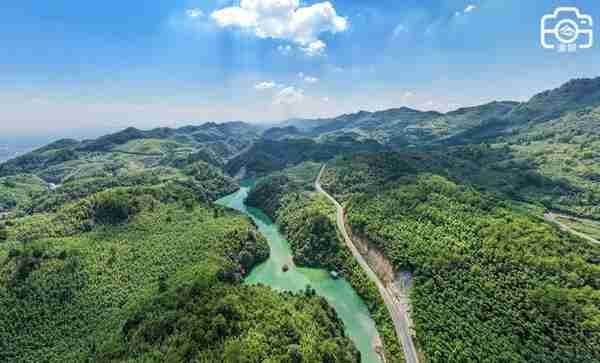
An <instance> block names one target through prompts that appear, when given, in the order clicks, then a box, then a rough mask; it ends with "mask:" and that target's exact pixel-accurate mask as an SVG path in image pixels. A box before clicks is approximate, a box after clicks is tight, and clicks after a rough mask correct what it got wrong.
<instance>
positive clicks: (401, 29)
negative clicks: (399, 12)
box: [392, 24, 408, 38]
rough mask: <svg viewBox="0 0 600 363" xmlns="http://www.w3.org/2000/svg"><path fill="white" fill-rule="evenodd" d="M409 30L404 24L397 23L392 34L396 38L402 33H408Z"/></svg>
mask: <svg viewBox="0 0 600 363" xmlns="http://www.w3.org/2000/svg"><path fill="white" fill-rule="evenodd" d="M406 32H408V29H406V27H405V26H404V25H402V24H398V25H396V27H395V28H394V32H393V34H392V36H393V37H394V38H397V37H399V36H400V35H401V34H402V33H406Z"/></svg>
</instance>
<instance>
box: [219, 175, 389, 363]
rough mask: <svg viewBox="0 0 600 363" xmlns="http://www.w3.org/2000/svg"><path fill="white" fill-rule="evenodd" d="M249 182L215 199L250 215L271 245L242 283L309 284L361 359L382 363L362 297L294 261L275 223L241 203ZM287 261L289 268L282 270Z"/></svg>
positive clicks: (284, 286)
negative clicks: (339, 322) (330, 309)
mask: <svg viewBox="0 0 600 363" xmlns="http://www.w3.org/2000/svg"><path fill="white" fill-rule="evenodd" d="M252 185H253V184H252V182H249V181H245V182H242V183H241V188H240V190H238V191H237V192H235V193H233V194H231V195H229V196H227V197H225V198H222V199H220V200H219V201H217V204H220V205H222V206H226V207H229V208H232V209H236V210H238V211H240V212H242V213H244V214H246V215H247V216H249V217H250V218H252V220H254V222H255V223H256V225H257V226H258V230H259V231H260V233H261V234H262V235H263V236H265V238H266V239H267V240H268V242H269V246H270V247H271V254H270V256H269V259H268V260H267V261H265V262H264V263H263V264H261V265H259V266H257V267H255V268H254V269H253V270H252V272H251V273H250V275H248V276H247V277H246V280H245V283H246V284H257V283H262V284H263V285H267V286H270V287H272V288H274V289H277V290H285V291H294V292H298V291H303V290H304V289H305V288H306V286H307V285H310V286H311V287H312V288H313V289H315V290H316V292H317V294H318V295H319V296H322V297H324V298H325V299H326V300H327V301H328V302H329V304H330V305H331V306H333V308H334V309H335V311H336V312H337V314H338V316H339V317H340V319H342V321H343V322H344V325H345V327H346V334H347V335H348V336H349V337H350V338H351V339H352V341H353V342H354V344H355V345H356V346H357V348H358V350H360V352H361V357H362V362H365V363H381V360H380V359H379V355H378V354H377V352H376V351H375V349H374V343H375V342H377V341H379V337H378V333H377V329H376V327H375V322H374V321H373V319H371V317H370V315H369V311H368V309H367V306H366V305H365V303H364V302H363V300H362V299H361V298H360V297H359V296H358V295H357V294H356V292H355V291H354V289H353V288H352V286H351V285H350V284H349V283H348V282H347V281H346V280H344V279H337V280H336V279H333V278H331V277H330V275H329V273H328V272H327V271H325V270H320V269H313V268H300V267H296V266H295V265H294V262H293V259H292V252H291V250H290V246H289V244H288V242H287V241H286V239H285V238H284V237H283V236H282V235H281V233H279V228H278V227H277V225H276V224H275V223H273V221H271V219H270V218H269V217H268V216H267V215H265V214H264V213H263V212H262V211H260V210H259V209H255V208H251V207H247V206H246V205H245V204H244V202H245V200H246V197H247V196H248V192H249V190H250V189H251V187H252ZM286 264H287V265H288V266H289V271H287V272H283V266H284V265H286Z"/></svg>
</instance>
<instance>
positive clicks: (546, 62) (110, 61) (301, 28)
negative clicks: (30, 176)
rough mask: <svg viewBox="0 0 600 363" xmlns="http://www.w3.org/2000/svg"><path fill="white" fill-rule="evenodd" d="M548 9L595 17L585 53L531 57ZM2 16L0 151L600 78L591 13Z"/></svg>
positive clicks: (400, 8) (70, 10)
mask: <svg viewBox="0 0 600 363" xmlns="http://www.w3.org/2000/svg"><path fill="white" fill-rule="evenodd" d="M559 6H563V7H565V6H568V7H577V8H579V9H580V10H581V12H582V14H589V15H590V16H592V18H593V20H594V21H596V23H595V24H593V25H592V27H593V32H594V35H595V38H597V42H596V43H597V44H594V45H593V47H592V48H591V49H579V50H578V51H577V52H575V53H559V52H557V51H556V50H550V49H544V48H543V47H542V46H541V44H540V19H541V18H542V16H544V15H545V14H548V13H550V14H552V13H553V11H554V9H555V8H557V7H559ZM0 15H1V16H2V22H0V44H1V47H0V100H1V101H0V136H4V137H10V135H43V134H47V133H54V134H64V135H73V134H82V135H84V134H86V133H88V134H90V133H93V132H95V131H94V130H96V131H97V130H107V129H118V128H123V127H128V126H135V127H139V128H152V127H158V126H169V127H178V126H184V125H188V124H199V123H203V122H208V121H214V122H224V121H234V120H242V121H249V122H260V123H267V122H275V121H278V120H284V119H287V118H296V117H301V118H315V117H332V116H336V115H339V114H343V113H350V112H356V111H359V110H367V111H374V110H381V109H388V108H393V107H401V106H407V107H412V108H416V109H420V110H438V111H442V112H444V111H448V110H452V109H456V108H459V107H465V106H471V105H477V104H482V103H486V102H490V101H493V100H516V101H525V100H527V99H529V98H530V97H531V96H533V95H534V94H535V93H537V92H540V91H543V90H546V89H550V88H554V87H557V86H559V85H560V84H562V83H564V82H566V81H568V80H569V79H571V78H584V77H597V76H600V63H599V62H598V59H600V57H599V56H600V2H599V1H598V0H572V1H553V0H536V1H523V0H466V1H463V0H379V1H375V0H370V1H365V0H330V1H320V0H316V1H308V0H302V1H301V0H241V1H227V0H182V1H179V0H128V1H122V0H118V1H117V0H104V1H102V2H81V1H75V0H53V1H46V0H22V1H2V2H0ZM561 16H562V15H561ZM565 16H569V15H565ZM550 21H555V20H554V19H550ZM552 26H553V25H552ZM594 26H595V27H594ZM584 37H585V36H584V35H580V38H578V40H577V41H578V42H580V41H582V42H583V39H584ZM550 39H551V40H550V41H552V40H555V38H550ZM98 132H99V131H98Z"/></svg>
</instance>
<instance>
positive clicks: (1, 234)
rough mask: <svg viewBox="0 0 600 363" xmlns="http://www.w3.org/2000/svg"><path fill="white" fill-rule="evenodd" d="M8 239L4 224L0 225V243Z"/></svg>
mask: <svg viewBox="0 0 600 363" xmlns="http://www.w3.org/2000/svg"><path fill="white" fill-rule="evenodd" d="M7 239H8V229H7V228H6V224H4V223H0V241H6V240H7Z"/></svg>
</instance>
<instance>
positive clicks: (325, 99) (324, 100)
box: [322, 97, 330, 102]
mask: <svg viewBox="0 0 600 363" xmlns="http://www.w3.org/2000/svg"><path fill="white" fill-rule="evenodd" d="M322 100H323V102H329V101H330V99H329V97H323V98H322Z"/></svg>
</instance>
